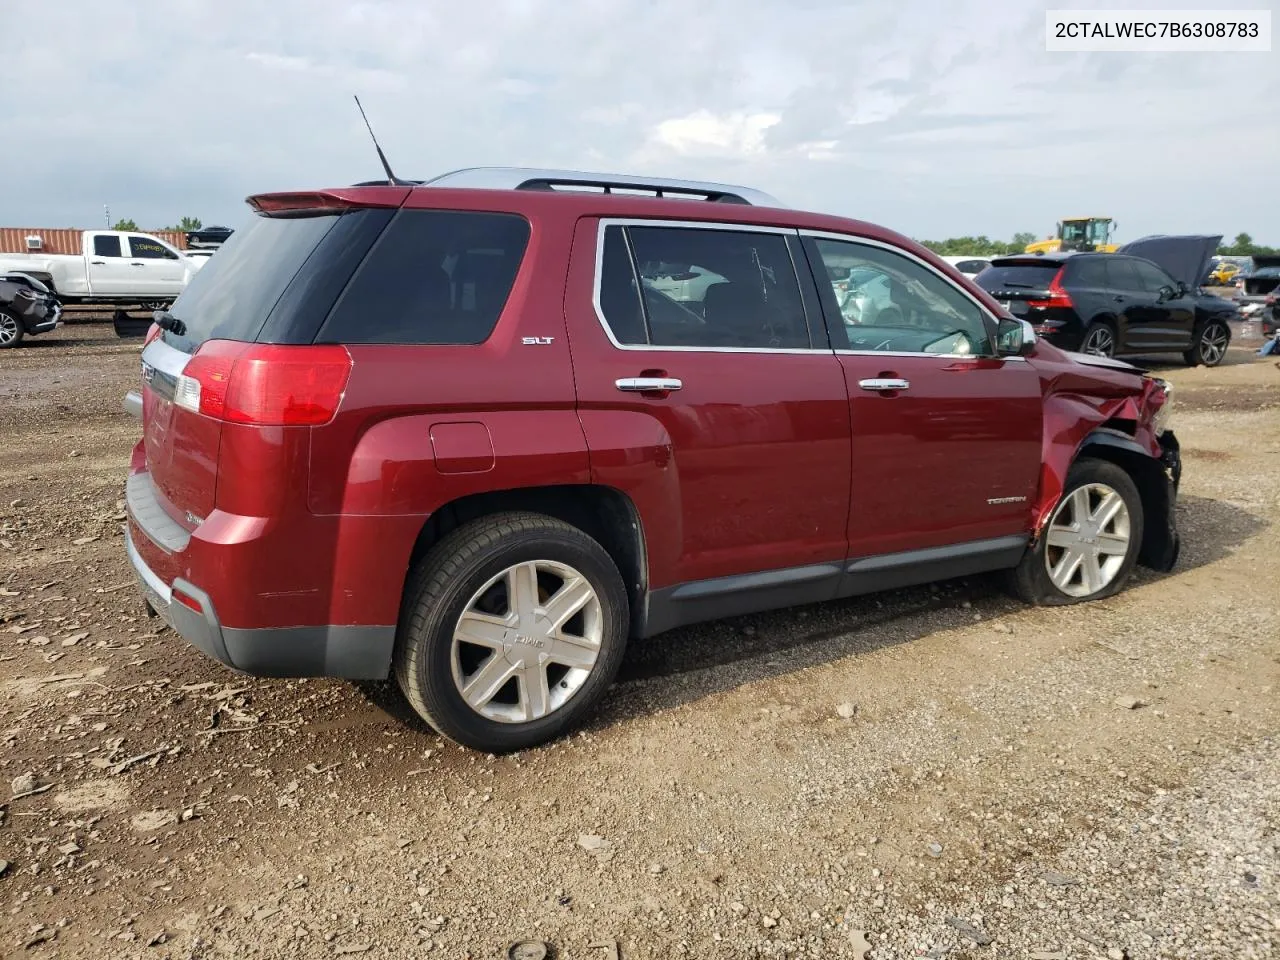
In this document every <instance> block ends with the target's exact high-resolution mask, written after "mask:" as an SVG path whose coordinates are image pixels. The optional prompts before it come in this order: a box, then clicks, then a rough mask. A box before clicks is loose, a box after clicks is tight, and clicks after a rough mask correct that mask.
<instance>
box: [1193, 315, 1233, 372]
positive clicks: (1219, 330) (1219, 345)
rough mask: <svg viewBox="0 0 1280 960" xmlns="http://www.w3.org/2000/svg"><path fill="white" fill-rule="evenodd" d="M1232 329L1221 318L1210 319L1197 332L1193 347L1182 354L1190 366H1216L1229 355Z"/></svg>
mask: <svg viewBox="0 0 1280 960" xmlns="http://www.w3.org/2000/svg"><path fill="white" fill-rule="evenodd" d="M1229 343H1231V331H1230V329H1228V327H1227V325H1226V324H1225V323H1223V322H1222V321H1221V320H1210V321H1209V322H1208V323H1206V324H1205V325H1204V326H1203V327H1201V328H1200V329H1199V330H1198V331H1197V333H1196V338H1195V342H1194V343H1193V344H1192V345H1191V349H1190V350H1188V351H1187V352H1186V353H1184V354H1183V355H1182V359H1183V360H1185V361H1186V362H1187V365H1188V366H1191V367H1195V366H1201V365H1203V366H1206V367H1216V366H1217V365H1218V364H1220V363H1221V362H1222V360H1223V358H1224V357H1226V355H1227V345H1228V344H1229Z"/></svg>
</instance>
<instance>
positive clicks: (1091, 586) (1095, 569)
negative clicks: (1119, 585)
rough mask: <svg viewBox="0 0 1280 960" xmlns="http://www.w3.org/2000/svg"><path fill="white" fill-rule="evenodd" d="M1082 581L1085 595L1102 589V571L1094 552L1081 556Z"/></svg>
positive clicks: (1089, 551)
mask: <svg viewBox="0 0 1280 960" xmlns="http://www.w3.org/2000/svg"><path fill="white" fill-rule="evenodd" d="M1080 581H1081V585H1082V586H1083V587H1084V589H1085V593H1094V592H1096V591H1098V590H1101V589H1102V586H1103V584H1102V569H1101V568H1100V567H1099V566H1098V555H1097V554H1096V553H1094V552H1093V551H1092V550H1086V551H1085V552H1084V553H1082V554H1081V570H1080Z"/></svg>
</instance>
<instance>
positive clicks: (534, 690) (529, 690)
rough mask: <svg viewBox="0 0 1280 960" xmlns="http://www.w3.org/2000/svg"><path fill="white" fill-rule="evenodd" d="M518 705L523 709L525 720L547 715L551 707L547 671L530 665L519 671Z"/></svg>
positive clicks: (541, 667)
mask: <svg viewBox="0 0 1280 960" xmlns="http://www.w3.org/2000/svg"><path fill="white" fill-rule="evenodd" d="M519 676H520V706H521V707H522V708H523V709H524V718H525V720H526V721H529V720H537V719H539V718H541V717H545V716H546V715H547V710H548V709H550V707H551V690H550V689H549V688H548V687H547V671H546V669H545V668H544V667H543V666H541V665H539V666H532V667H529V668H528V669H526V670H522V671H520V675H519Z"/></svg>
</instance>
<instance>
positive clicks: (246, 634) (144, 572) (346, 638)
mask: <svg viewBox="0 0 1280 960" xmlns="http://www.w3.org/2000/svg"><path fill="white" fill-rule="evenodd" d="M134 522H135V523H136V522H137V518H136V517H135V518H134ZM124 535H125V551H126V553H127V555H128V558H129V564H130V565H131V566H132V567H133V571H134V574H135V575H136V576H137V579H138V584H139V586H140V587H141V589H142V594H143V596H144V597H145V599H146V601H147V603H148V604H150V606H151V607H152V608H153V609H154V610H155V612H156V613H157V614H159V616H160V618H161V619H162V620H164V622H165V623H167V624H168V625H169V626H170V627H171V628H173V631H174V633H177V634H178V635H179V636H181V637H183V638H184V639H186V640H187V641H188V642H190V643H191V644H192V645H193V646H195V647H196V648H197V649H199V650H200V651H201V652H202V653H204V654H205V655H206V656H208V657H211V658H213V659H214V660H217V661H218V662H219V663H222V664H225V665H226V666H228V667H231V668H233V669H235V670H239V671H241V672H242V673H247V674H252V675H254V676H262V677H343V678H346V679H349V680H382V679H385V678H386V677H387V675H388V674H389V673H390V669H391V651H392V647H393V646H394V644H395V627H393V626H385V627H384V626H373V627H365V626H335V625H329V626H317V627H306V626H303V627H264V628H244V627H227V626H224V625H223V624H222V623H221V621H220V620H219V619H218V614H217V611H216V610H215V609H214V605H213V600H212V599H211V598H210V596H209V595H208V594H207V593H205V591H203V590H201V589H200V588H199V587H198V586H196V585H195V584H193V583H190V582H188V581H187V580H185V579H183V578H181V577H179V578H176V579H175V580H174V581H173V583H172V584H166V583H165V582H164V580H163V579H162V578H161V577H160V576H159V575H158V574H157V573H156V572H155V571H154V570H152V569H151V567H150V566H148V564H147V562H146V561H145V560H144V559H143V557H142V555H141V553H139V551H138V548H137V546H136V545H135V544H134V541H133V534H132V532H131V530H130V528H129V526H128V525H126V526H125V531H124ZM175 593H176V594H180V595H181V596H182V597H183V598H184V599H183V600H178V599H175ZM187 601H189V603H188V602H187Z"/></svg>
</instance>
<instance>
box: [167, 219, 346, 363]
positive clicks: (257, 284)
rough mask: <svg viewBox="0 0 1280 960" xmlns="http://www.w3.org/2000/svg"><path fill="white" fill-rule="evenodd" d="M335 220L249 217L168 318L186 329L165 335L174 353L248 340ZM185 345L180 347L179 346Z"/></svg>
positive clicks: (182, 297) (175, 303)
mask: <svg viewBox="0 0 1280 960" xmlns="http://www.w3.org/2000/svg"><path fill="white" fill-rule="evenodd" d="M337 222H338V215H336V214H335V215H333V216H323V217H292V218H276V217H263V216H255V217H254V218H253V219H252V220H250V221H249V223H248V224H246V225H245V226H243V227H241V228H240V229H239V230H237V231H236V232H235V233H233V234H231V236H230V237H229V238H228V239H227V242H226V243H224V244H223V245H222V247H221V249H219V250H218V255H217V256H216V257H210V258H209V262H208V263H206V264H205V265H204V266H203V267H201V268H200V271H199V272H198V273H196V274H195V275H194V276H193V277H192V278H191V282H190V283H188V284H187V287H186V289H185V290H183V291H182V295H181V296H180V297H178V299H177V300H176V301H174V304H173V306H172V307H170V308H169V312H170V313H172V314H173V315H174V316H175V317H177V318H178V319H179V320H181V321H182V324H183V326H184V327H185V328H186V329H185V331H184V333H183V335H182V336H181V337H174V336H172V335H170V334H166V339H167V340H170V341H171V342H174V341H179V342H174V345H175V346H177V347H178V348H179V349H182V348H183V347H187V348H188V349H190V350H194V349H195V348H196V347H198V346H199V345H200V344H201V343H203V342H204V341H206V340H254V339H255V338H256V337H257V335H258V331H259V330H261V329H262V325H263V323H264V322H265V321H266V319H267V316H268V315H269V314H270V313H271V309H272V307H274V306H275V305H276V301H277V300H279V299H280V295H281V294H282V293H284V291H285V288H286V287H288V285H289V282H290V281H291V280H293V278H294V276H295V275H296V274H297V273H298V270H299V268H301V266H302V265H303V263H305V262H306V260H307V257H309V256H310V255H311V254H312V252H313V251H314V250H315V249H316V246H317V245H318V244H319V243H320V241H321V240H323V239H324V237H325V235H326V234H328V232H329V231H330V230H331V229H333V225H334V224H335V223H337ZM181 341H185V342H181Z"/></svg>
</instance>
